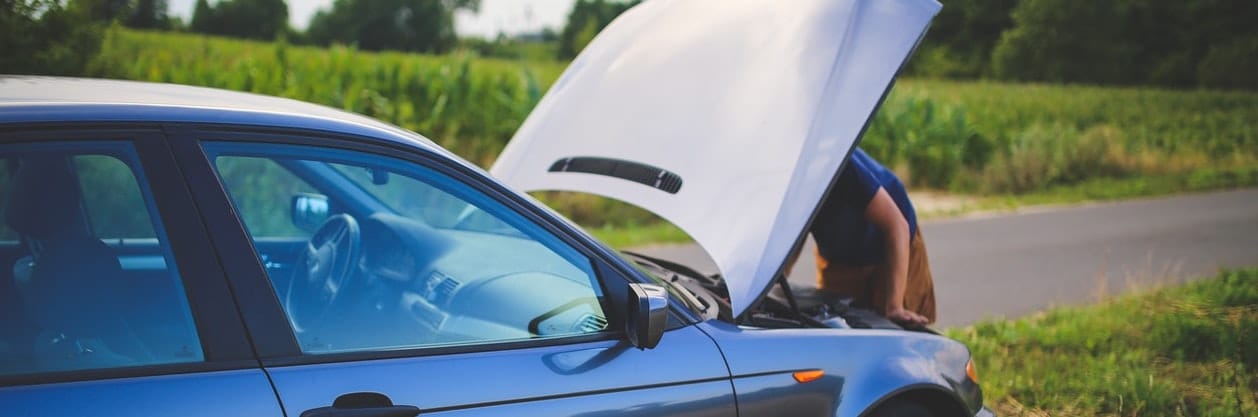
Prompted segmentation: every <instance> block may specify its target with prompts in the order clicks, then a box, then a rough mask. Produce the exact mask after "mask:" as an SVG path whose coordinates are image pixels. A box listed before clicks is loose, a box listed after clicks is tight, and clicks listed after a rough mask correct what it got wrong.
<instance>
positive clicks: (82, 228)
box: [4, 155, 151, 372]
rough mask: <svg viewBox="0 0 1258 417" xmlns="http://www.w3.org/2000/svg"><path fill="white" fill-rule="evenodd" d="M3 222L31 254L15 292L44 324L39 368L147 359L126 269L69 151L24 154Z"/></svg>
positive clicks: (16, 272) (18, 272)
mask: <svg viewBox="0 0 1258 417" xmlns="http://www.w3.org/2000/svg"><path fill="white" fill-rule="evenodd" d="M4 217H5V222H6V223H7V224H8V225H9V227H10V228H12V229H13V230H14V231H16V232H17V233H18V234H19V235H20V236H21V239H22V243H23V245H24V246H25V247H26V248H27V251H28V252H29V255H28V256H24V257H22V258H20V259H18V261H17V263H16V264H15V265H14V266H13V277H14V281H15V287H16V288H17V292H18V296H19V298H20V299H21V301H22V303H23V305H24V308H25V309H26V312H27V315H28V316H29V317H30V318H31V319H32V320H33V321H34V322H35V325H36V326H38V327H39V328H40V331H39V335H38V336H36V340H34V341H33V342H32V347H31V349H32V351H33V352H34V357H35V363H34V364H32V366H34V367H35V368H36V369H34V370H35V371H40V372H47V371H56V370H80V369H93V368H111V367H120V366H130V365H138V364H142V363H144V362H145V361H146V359H147V358H149V357H151V355H150V354H149V353H148V352H147V350H146V349H145V347H144V345H143V343H141V342H140V340H139V339H138V338H137V337H136V336H135V333H134V332H133V331H132V330H131V329H130V327H129V326H128V324H127V322H126V320H125V319H124V316H123V313H122V312H123V305H124V304H125V303H129V302H134V301H135V300H126V299H124V298H125V297H124V296H123V295H122V294H124V292H123V291H121V290H122V288H120V287H121V286H122V285H123V283H122V281H121V280H120V278H121V275H122V267H121V265H119V262H118V258H117V257H116V256H115V255H114V253H113V251H111V250H110V249H109V247H108V246H107V245H105V244H104V243H103V242H101V241H100V240H99V239H97V238H95V237H93V236H92V233H91V231H90V230H89V228H88V223H87V220H86V216H85V213H84V209H83V203H82V197H81V193H80V190H79V182H78V180H77V178H76V176H75V174H74V172H73V170H72V165H71V161H70V158H69V157H68V155H39V156H27V157H25V158H23V159H22V160H21V163H20V165H19V167H18V169H17V171H16V172H14V174H13V177H12V181H11V186H10V190H9V193H8V195H7V197H6V199H5V213H4Z"/></svg>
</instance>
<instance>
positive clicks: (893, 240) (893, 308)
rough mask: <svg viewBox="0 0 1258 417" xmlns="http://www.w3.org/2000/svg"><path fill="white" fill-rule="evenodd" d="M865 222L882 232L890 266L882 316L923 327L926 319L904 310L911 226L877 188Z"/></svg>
mask: <svg viewBox="0 0 1258 417" xmlns="http://www.w3.org/2000/svg"><path fill="white" fill-rule="evenodd" d="M865 218H866V219H867V220H869V222H870V223H872V224H873V225H874V226H875V227H877V228H878V229H879V230H882V235H883V237H884V239H883V240H884V243H885V245H886V254H887V256H886V261H887V266H888V268H887V269H888V273H889V275H890V276H888V277H887V278H888V282H887V299H886V300H885V301H886V311H884V312H883V313H884V314H886V315H887V318H890V319H892V320H894V321H897V322H900V323H904V324H913V325H923V324H926V321H927V320H926V318H925V317H922V316H921V315H919V314H917V313H914V312H911V311H908V310H905V309H904V292H905V287H906V286H907V285H908V274H909V240H910V239H911V238H912V236H910V235H909V222H908V220H906V219H905V218H904V214H903V213H901V212H900V208H899V207H898V206H896V204H895V200H893V199H892V198H891V195H890V194H888V193H887V190H886V189H884V188H881V187H880V188H878V192H876V193H874V198H873V199H872V200H870V202H869V205H868V206H867V207H865Z"/></svg>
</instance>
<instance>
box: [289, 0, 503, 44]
mask: <svg viewBox="0 0 1258 417" xmlns="http://www.w3.org/2000/svg"><path fill="white" fill-rule="evenodd" d="M479 6H480V2H479V0H336V2H334V3H333V4H332V9H331V10H327V11H319V12H318V13H316V14H315V16H314V18H313V19H311V21H310V27H309V29H308V30H307V32H306V36H307V39H308V40H310V41H311V42H314V43H317V44H321V45H327V44H331V43H345V44H353V45H357V46H358V47H359V48H361V49H365V50H383V49H390V50H399V51H415V52H432V53H441V52H445V51H447V50H449V49H450V48H451V47H453V46H454V45H455V41H456V40H457V38H456V36H455V33H454V11H455V10H457V9H467V10H473V11H474V10H477V9H478V8H479Z"/></svg>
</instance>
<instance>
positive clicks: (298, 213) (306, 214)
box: [292, 193, 328, 232]
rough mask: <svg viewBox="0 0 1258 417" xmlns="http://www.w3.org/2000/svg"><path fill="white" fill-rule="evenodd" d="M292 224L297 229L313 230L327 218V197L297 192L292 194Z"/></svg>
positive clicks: (317, 228)
mask: <svg viewBox="0 0 1258 417" xmlns="http://www.w3.org/2000/svg"><path fill="white" fill-rule="evenodd" d="M292 211H293V213H292V214H293V225H294V226H297V228H298V229H301V230H305V231H308V232H313V231H315V230H319V227H320V226H323V222H325V221H327V220H328V197H327V196H324V195H319V194H305V193H302V194H297V195H295V196H293V206H292Z"/></svg>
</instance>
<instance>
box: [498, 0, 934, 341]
mask: <svg viewBox="0 0 1258 417" xmlns="http://www.w3.org/2000/svg"><path fill="white" fill-rule="evenodd" d="M939 8H940V5H939V3H937V2H936V1H934V0H791V1H782V2H779V1H760V0H649V1H646V2H644V3H642V4H640V5H638V6H636V7H634V8H632V9H630V10H629V11H627V12H625V13H624V14H623V15H621V16H620V17H619V18H618V19H616V20H615V21H614V22H612V24H611V25H609V26H608V27H607V28H606V29H604V30H603V31H602V32H601V33H599V34H598V36H597V37H595V39H594V40H593V41H592V42H591V43H590V44H589V46H587V47H586V49H585V50H584V51H582V52H581V54H580V55H579V56H578V57H577V58H576V60H574V61H573V62H572V64H571V65H570V66H569V67H568V69H567V71H565V72H564V74H563V75H562V76H561V77H560V78H559V80H558V81H556V82H555V85H554V86H553V87H551V89H550V91H549V92H547V93H546V96H545V97H543V98H542V100H541V102H540V103H538V105H537V108H536V109H534V110H533V112H532V114H530V115H529V117H528V119H527V120H525V122H524V124H523V125H522V126H521V127H520V130H519V131H518V132H516V135H515V137H514V138H513V139H512V140H511V142H510V143H509V144H508V145H507V147H506V149H505V150H503V152H502V154H501V155H500V156H499V158H498V160H497V162H496V163H495V165H494V166H493V168H492V169H491V172H492V173H493V175H495V176H497V177H498V178H500V179H501V180H502V181H504V182H506V183H507V184H509V185H511V186H513V187H515V188H516V189H519V190H523V191H539V190H564V191H579V192H586V193H592V194H597V195H601V196H605V197H610V198H614V199H618V200H622V201H626V202H629V203H632V204H634V205H637V206H640V207H642V208H645V209H647V210H650V211H651V212H654V213H655V214H657V215H659V216H660V217H663V218H664V219H667V220H668V221H670V222H672V223H674V224H675V225H677V226H678V227H680V228H681V229H682V230H684V231H685V232H686V233H688V234H690V236H691V237H692V238H694V239H695V241H696V242H698V244H699V245H700V246H702V247H703V248H704V250H706V251H707V252H708V254H709V255H710V256H711V257H712V259H713V260H714V261H715V262H716V265H717V267H718V268H719V269H720V271H721V274H722V275H723V276H724V279H725V284H726V286H727V287H728V289H729V293H730V303H731V305H732V307H733V314H734V316H736V317H737V316H741V315H742V314H743V312H744V311H746V310H747V309H748V308H749V307H750V306H751V305H753V304H754V303H755V302H756V301H757V300H758V299H759V298H760V297H762V296H763V295H764V294H765V293H766V292H767V291H768V288H769V286H770V285H772V284H773V282H774V277H775V276H776V275H778V274H780V273H781V270H782V268H783V264H784V263H785V260H786V257H787V255H788V253H789V252H790V251H791V250H792V248H793V247H794V246H795V245H797V244H798V243H799V242H801V241H802V237H803V233H804V232H805V229H806V227H807V226H808V224H809V222H810V221H811V218H812V216H813V215H814V213H815V212H816V209H817V206H818V205H819V202H820V201H821V198H822V196H823V195H824V193H825V192H826V190H827V189H828V188H829V186H830V184H831V183H832V182H833V180H834V178H835V176H836V175H837V173H838V171H839V169H840V168H841V166H842V164H843V162H844V161H845V160H846V158H847V156H848V155H849V154H850V152H851V151H852V150H853V149H854V148H855V146H856V143H857V141H858V140H859V138H860V135H861V133H862V132H863V131H864V128H865V125H866V123H867V122H868V120H869V118H870V117H871V115H872V114H873V112H874V110H875V109H876V108H877V107H878V105H879V103H881V101H882V98H883V96H884V94H885V93H886V92H887V90H888V89H889V88H890V86H891V83H892V80H893V79H894V77H895V75H896V73H897V72H898V71H899V69H900V67H901V65H902V64H903V63H904V62H905V60H906V59H907V58H908V56H909V54H910V53H911V52H912V50H913V48H914V47H915V46H916V45H917V43H918V41H919V40H920V39H921V36H922V35H923V33H924V32H925V30H926V27H927V25H928V24H929V22H930V20H931V18H932V17H934V15H935V13H937V12H938V11H939Z"/></svg>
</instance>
